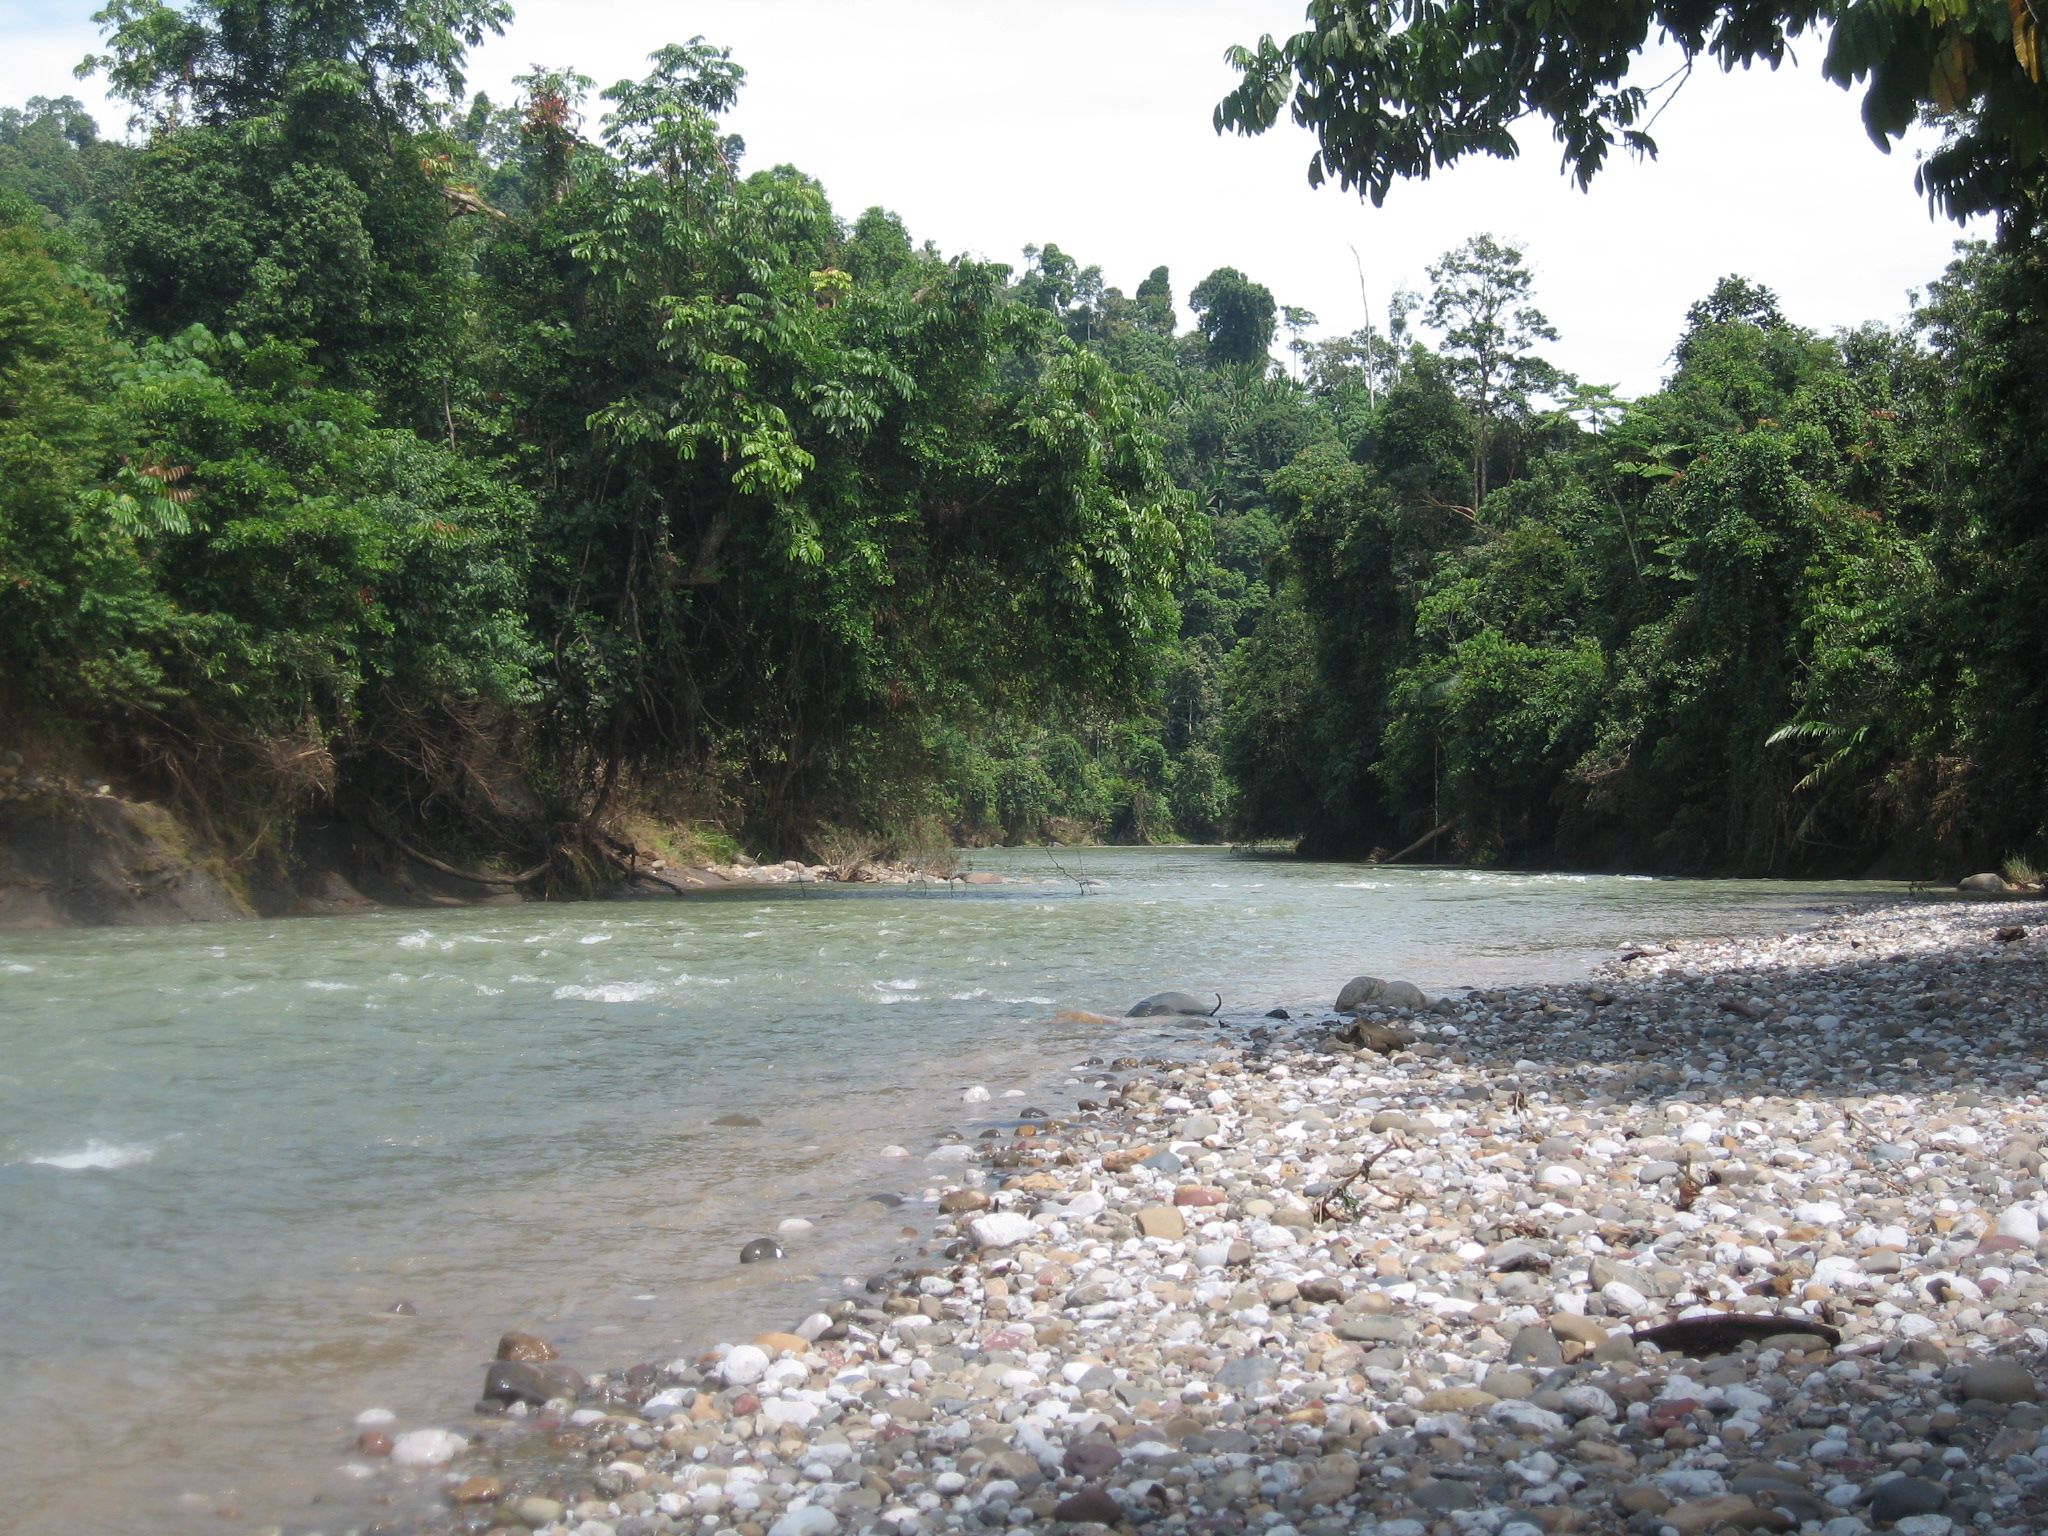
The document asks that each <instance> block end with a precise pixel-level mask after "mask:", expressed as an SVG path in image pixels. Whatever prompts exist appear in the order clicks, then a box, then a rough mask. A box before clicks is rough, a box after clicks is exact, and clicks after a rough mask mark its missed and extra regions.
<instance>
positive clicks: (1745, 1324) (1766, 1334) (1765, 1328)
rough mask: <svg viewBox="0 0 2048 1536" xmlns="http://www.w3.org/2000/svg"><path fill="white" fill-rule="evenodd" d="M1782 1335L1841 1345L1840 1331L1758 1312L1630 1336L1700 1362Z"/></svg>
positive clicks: (1679, 1321) (1686, 1321) (1678, 1322)
mask: <svg viewBox="0 0 2048 1536" xmlns="http://www.w3.org/2000/svg"><path fill="white" fill-rule="evenodd" d="M1781 1333H1806V1334H1811V1335H1813V1336H1814V1337H1815V1338H1817V1339H1826V1340H1827V1342H1828V1344H1829V1346H1830V1347H1832V1346H1834V1345H1836V1344H1839V1343H1841V1342H1842V1334H1841V1331H1840V1330H1839V1329H1836V1328H1830V1327H1829V1326H1828V1325H1827V1324H1826V1323H1816V1322H1815V1321H1814V1320H1813V1319H1812V1318H1810V1317H1783V1316H1776V1315H1769V1314H1764V1313H1757V1312H1707V1313H1702V1314H1701V1315H1700V1316H1698V1317H1680V1318H1675V1319H1673V1320H1672V1321H1671V1322H1668V1323H1659V1324H1657V1325H1656V1326H1655V1327H1654V1328H1638V1329H1636V1331H1635V1332H1634V1333H1633V1334H1631V1335H1630V1337H1631V1338H1633V1339H1634V1340H1635V1341H1636V1343H1638V1344H1654V1345H1656V1346H1657V1347H1658V1348H1659V1349H1661V1350H1665V1351H1668V1352H1670V1353H1674V1354H1680V1355H1691V1356H1692V1357H1693V1358H1694V1359H1696V1360H1697V1359H1705V1358H1706V1357H1707V1356H1709V1355H1725V1354H1727V1353H1729V1352H1730V1351H1731V1350H1735V1349H1740V1348H1741V1347H1742V1346H1743V1345H1744V1344H1746V1343H1748V1342H1749V1341H1750V1340H1752V1339H1754V1340H1755V1341H1756V1342H1757V1343H1759V1344H1761V1343H1762V1342H1763V1341H1764V1340H1765V1339H1768V1338H1773V1337H1775V1336H1777V1335H1778V1334H1781Z"/></svg>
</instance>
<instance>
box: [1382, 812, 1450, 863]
mask: <svg viewBox="0 0 2048 1536" xmlns="http://www.w3.org/2000/svg"><path fill="white" fill-rule="evenodd" d="M1457 824H1458V818H1457V817H1455V816H1453V817H1452V818H1451V819H1450V820H1449V821H1447V822H1445V823H1444V824H1443V825H1442V826H1440V827H1438V828H1437V829H1436V830H1435V831H1434V832H1425V833H1423V834H1422V836H1420V837H1418V838H1417V839H1415V841H1414V842H1412V843H1410V844H1409V845H1408V846H1407V847H1406V848H1403V849H1402V850H1401V851H1400V852H1399V853H1390V854H1388V855H1387V856H1386V857H1385V858H1384V859H1374V860H1373V861H1372V862H1373V863H1375V864H1398V863H1400V862H1401V861H1402V860H1403V859H1405V858H1407V857H1408V855H1409V854H1411V853H1413V852H1415V850H1416V849H1418V848H1426V847H1428V846H1429V844H1431V843H1433V842H1435V841H1436V840H1437V839H1438V838H1440V837H1442V836H1443V835H1444V834H1445V833H1446V832H1448V831H1450V830H1451V828H1453V827H1455V826H1456V825H1457Z"/></svg>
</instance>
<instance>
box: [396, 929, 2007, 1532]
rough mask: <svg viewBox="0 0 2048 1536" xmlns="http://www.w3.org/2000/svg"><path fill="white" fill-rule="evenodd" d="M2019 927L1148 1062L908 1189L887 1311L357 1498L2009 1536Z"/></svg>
mask: <svg viewBox="0 0 2048 1536" xmlns="http://www.w3.org/2000/svg"><path fill="white" fill-rule="evenodd" d="M2043 924H2048V904H2042V903H2020V902H2008V903H2002V904H2000V905H1998V906H1997V907H1995V908H1987V907H1979V906H1968V905H1959V904H1932V903H1930V904H1926V905H1913V906H1904V907H1893V908H1885V909H1879V910H1876V911H1870V912H1865V913H1860V914H1855V915H1850V916H1845V917H1842V918H1839V919H1835V920H1831V921H1829V922H1827V923H1825V924H1823V925H1822V926H1820V927H1818V928H1816V929H1814V930H1812V931H1808V932H1802V933H1797V934H1790V935H1781V936H1778V937H1775V938H1768V939H1763V940H1753V941H1743V942H1701V943H1687V944H1680V945H1674V946H1671V947H1668V948H1651V949H1641V950H1631V951H1624V952H1623V953H1622V954H1621V955H1620V956H1619V957H1618V958H1616V959H1615V960H1614V961H1612V962H1610V963H1609V964H1608V965H1606V966H1605V967H1603V968H1602V970H1601V971H1600V972H1599V973H1598V974H1597V975H1596V976H1595V977H1594V978H1593V979H1591V980H1590V981H1589V982H1585V983H1579V984H1573V985H1566V986H1554V987H1542V988H1529V989H1518V990H1508V991H1493V992H1485V993H1474V994H1469V995H1465V996H1462V997H1454V998H1451V999H1445V1000H1440V1001H1438V1002H1436V1003H1434V1004H1433V1005H1429V1006H1425V1007H1414V1006H1408V1007H1394V1006H1389V1005H1385V1004H1383V1003H1368V1004H1367V1005H1365V1009H1364V1015H1363V1018H1362V1020H1361V1021H1359V1024H1358V1025H1357V1026H1354V1024H1353V1021H1352V1020H1349V1019H1343V1020H1340V1019H1338V1018H1336V1017H1334V1016H1319V1017H1317V1018H1313V1019H1297V1020H1287V1021H1281V1020H1266V1019H1259V1018H1254V1017H1248V1016H1244V1015H1237V1016H1226V1017H1224V1018H1221V1019H1202V1020H1190V1021H1188V1024H1187V1028H1188V1030H1189V1031H1190V1032H1191V1039H1192V1040H1199V1041H1203V1042H1215V1043H1214V1045H1213V1047H1212V1048H1211V1049H1208V1050H1206V1051H1205V1052H1203V1053H1202V1054H1201V1055H1200V1058H1199V1059H1197V1060H1193V1061H1183V1062H1181V1063H1179V1064H1172V1063H1164V1062H1154V1063H1149V1064H1148V1063H1141V1062H1138V1061H1135V1060H1129V1059H1122V1060H1117V1061H1114V1062H1111V1063H1108V1064H1106V1065H1105V1064H1098V1063H1092V1062H1091V1063H1088V1064H1085V1065H1084V1066H1083V1067H1082V1068H1081V1069H1080V1070H1079V1071H1077V1074H1076V1076H1075V1078H1074V1080H1073V1081H1072V1082H1071V1084H1070V1085H1069V1088H1070V1092H1071V1094H1072V1096H1073V1099H1074V1101H1075V1103H1074V1105H1073V1107H1072V1109H1071V1110H1070V1109H1068V1108H1067V1107H1066V1106H1065V1105H1060V1106H1055V1107H1054V1110H1053V1113H1052V1115H1051V1116H1050V1117H1048V1118H1044V1119H1039V1118H1035V1117H1027V1118H1025V1119H1023V1120H1021V1121H1020V1122H1016V1123H1013V1124H1006V1125H1005V1126H1003V1127H1001V1128H1000V1129H999V1131H998V1134H996V1135H994V1136H992V1137H991V1138H989V1139H985V1140H983V1141H981V1142H978V1143H974V1144H960V1145H956V1146H951V1147H942V1148H939V1149H937V1150H936V1151H934V1152H933V1153H932V1154H931V1156H930V1157H929V1159H928V1160H927V1166H928V1167H929V1169H930V1170H931V1178H930V1182H929V1189H928V1191H927V1196H926V1198H927V1201H928V1207H927V1209H928V1210H929V1212H930V1213H931V1219H933V1220H934V1221H935V1222H936V1223H937V1229H936V1236H935V1237H934V1239H933V1245H934V1252H933V1254H932V1256H931V1258H930V1260H929V1262H928V1263H926V1264H925V1265H923V1266H921V1267H919V1268H917V1269H915V1270H912V1271H906V1272H903V1273H900V1274H896V1275H893V1276H890V1277H886V1278H885V1279H883V1280H878V1281H875V1282H870V1284H869V1286H868V1288H867V1291H866V1293H864V1294H861V1295H858V1296H853V1297H849V1299H846V1300H843V1301H841V1302H840V1303H838V1304H837V1305H836V1306H833V1307H830V1308H828V1309H827V1310H825V1311H822V1312H819V1313H817V1314H815V1315H813V1316H810V1317H808V1318H806V1319H804V1320H802V1321H801V1322H800V1323H799V1324H798V1325H796V1326H795V1327H794V1328H793V1329H792V1330H790V1331H788V1332H774V1333H767V1334H764V1335H762V1336H761V1337H759V1338H757V1339H755V1340H753V1341H751V1342H746V1343H739V1344H735V1345H731V1346H727V1347H722V1348H720V1349H717V1350H713V1351H710V1352H708V1353H706V1354H705V1355H703V1356H701V1357H698V1358H694V1359H684V1360H675V1361H670V1362H664V1363H657V1364H649V1365H642V1366H636V1367H634V1368H633V1369H631V1370H627V1371H623V1372H617V1373H614V1374H611V1375H606V1376H600V1377H583V1376H580V1375H579V1374H577V1373H575V1372H568V1371H564V1370H562V1369H561V1368H560V1367H559V1364H558V1363H552V1364H551V1363H548V1362H544V1361H541V1360H538V1359H533V1358H528V1359H519V1358H516V1357H518V1356H520V1355H527V1356H535V1355H538V1354H539V1353H540V1351H539V1350H538V1349H536V1348H535V1346H534V1344H533V1342H532V1341H513V1342H512V1343H510V1344H508V1346H507V1353H508V1355H511V1356H513V1357H515V1358H513V1359H511V1360H509V1361H508V1362H507V1366H509V1367H518V1369H508V1368H507V1367H500V1368H499V1369H498V1370H497V1371H496V1372H495V1374H494V1376H493V1378H492V1382H491V1390H492V1391H493V1393H495V1394H496V1397H497V1401H498V1402H501V1403H503V1402H510V1403H511V1404H512V1406H511V1407H510V1409H509V1411H504V1412H499V1413H495V1414H493V1415H491V1416H486V1417H482V1418H479V1419H478V1420H477V1421H475V1422H474V1423H471V1424H467V1425H462V1426H456V1427H455V1428H454V1429H453V1430H443V1429H424V1430H422V1429H414V1430H410V1431H406V1432H396V1431H398V1430H399V1426H397V1425H391V1426H388V1427H387V1426H382V1425H374V1424H373V1425H368V1426H366V1427H365V1428H364V1430H363V1438H362V1440H361V1443H360V1447H359V1449H360V1452H361V1453H362V1456H361V1460H360V1465H361V1466H362V1467H363V1468H364V1471H365V1474H366V1475H367V1476H371V1477H374V1478H379V1479H387V1480H389V1481H390V1482H391V1483H393V1484H394V1485H396V1484H403V1483H407V1482H411V1483H414V1484H415V1485H420V1484H424V1485H425V1486H426V1487H429V1488H431V1489H432V1490H433V1491H435V1492H436V1493H437V1494H438V1496H439V1497H440V1498H441V1499H442V1500H443V1501H445V1502H444V1503H443V1504H442V1513H440V1514H439V1515H437V1516H434V1517H433V1518H432V1519H431V1520H430V1521H429V1522H428V1523H429V1524H430V1525H432V1526H434V1527H437V1528H439V1529H443V1530H446V1529H449V1528H451V1527H453V1528H457V1529H461V1530H464V1531H469V1532H482V1531H488V1530H499V1531H506V1532H524V1531H540V1532H550V1533H569V1532H574V1533H576V1536H659V1533H668V1532H684V1531H689V1532H703V1533H706V1536H723V1533H730V1536H829V1533H838V1532H849V1533H850V1532H858V1531H887V1532H911V1531H926V1530H931V1531H946V1530H959V1531H975V1530H982V1529H1000V1528H1003V1527H1006V1526H1039V1525H1047V1524H1055V1523H1058V1522H1097V1523H1100V1524H1104V1525H1115V1526H1122V1525H1131V1526H1148V1527H1152V1528H1156V1529H1157V1530H1158V1531H1161V1532H1175V1533H1179V1532H1188V1533H1212V1532H1213V1533H1225V1532H1238V1531H1253V1532H1262V1533H1267V1536H1338V1533H1340V1532H1367V1533H1377V1536H1472V1533H1484V1536H1547V1533H1554V1532H1573V1531H1587V1532H1606V1531H1613V1532H1624V1531H1625V1532H1633V1533H1641V1536H1660V1533H1665V1532H1676V1533H1679V1536H1691V1533H1696V1532H1708V1531H1717V1530H1729V1531H1790V1530H1806V1531H1814V1532H1822V1533H1825V1536H1861V1533H1863V1532H1865V1531H1868V1530H1884V1529H1891V1530H1896V1531H1898V1532H1901V1533H1903V1536H1945V1533H1949V1532H1962V1531H1976V1532H1983V1533H1986V1536H2021V1533H2028V1532H2037V1531H2040V1530H2042V1529H2044V1528H2048V1408H2044V1407H2043V1404H2042V1398H2043V1396H2044V1394H2048V1375H2044V1365H2043V1357H2044V1351H2048V1272H2044V1269H2043V1257H2044V1253H2048V1245H2044V1244H2043V1241H2042V1231H2041V1227H2042V1222H2043V1218H2044V1215H2048V1184H2044V1177H2048V1151H2044V1147H2043V1138H2044V1134H2048V1114H2044V1105H2048V1060H2044V1058H2048V1030H2044V1027H2043V1025H2044V1020H2043V1008H2042V999H2043V997H2044V983H2048V949H2044V945H2048V936H2037V935H2036V933H2035V932H2034V931H2033V930H2035V929H2036V928H2037V927H2038V926H2039V925H2043ZM1367 990H1370V989H1367ZM1411 1001H1412V1000H1411ZM1219 1036H1220V1037H1221V1038H1220V1039H1218V1037H1219ZM1346 1036H1348V1037H1349V1038H1348V1040H1347V1038H1346ZM1695 1317H1698V1318H1705V1319H1706V1321H1703V1322H1680V1325H1679V1326H1677V1327H1671V1326H1668V1325H1670V1324H1672V1323H1673V1322H1674V1321H1675V1320H1683V1319H1687V1318H1695ZM572 1387H573V1388H575V1389H576V1391H575V1401H574V1402H571V1401H569V1400H568V1392H569V1389H570V1388H572ZM387 1457H388V1458H389V1459H388V1462H387V1461H385V1460H384V1459H383V1458H387ZM392 1491H393V1492H394V1494H395V1493H396V1492H397V1489H396V1487H394V1488H393V1490H392Z"/></svg>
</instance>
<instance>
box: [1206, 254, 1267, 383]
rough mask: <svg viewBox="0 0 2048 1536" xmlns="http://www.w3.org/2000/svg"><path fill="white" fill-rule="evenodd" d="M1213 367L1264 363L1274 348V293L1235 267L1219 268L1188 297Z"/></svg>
mask: <svg viewBox="0 0 2048 1536" xmlns="http://www.w3.org/2000/svg"><path fill="white" fill-rule="evenodd" d="M1188 303H1189V305H1190V306H1191V307H1192V308H1193V309H1194V311H1195V325H1196V327H1197V328H1198V329H1199V330H1200V331H1201V333H1202V336H1203V339H1204V340H1205V341H1207V342H1208V344H1209V359H1210V361H1211V362H1212V363H1263V362H1264V361H1265V358H1266V354H1267V351H1268V349H1269V348H1271V346H1272V345H1273V322H1274V319H1275V315H1276V310H1275V306H1274V303H1273V291H1272V290H1271V289H1270V288H1268V287H1266V285H1265V284H1264V283H1255V282H1253V281H1252V280H1251V279H1250V278H1248V277H1246V276H1245V275H1244V274H1243V273H1242V272H1240V271H1238V270H1237V268H1235V267H1218V268H1217V269H1216V270H1215V271H1214V272H1211V273H1210V274H1209V275H1208V276H1207V277H1205V278H1203V279H1202V280H1201V281H1200V282H1199V283H1197V284H1195V289H1194V292H1192V293H1190V294H1189V295H1188Z"/></svg>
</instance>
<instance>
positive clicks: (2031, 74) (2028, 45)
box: [2008, 0, 2041, 85]
mask: <svg viewBox="0 0 2048 1536" xmlns="http://www.w3.org/2000/svg"><path fill="white" fill-rule="evenodd" d="M2008 3H2009V4H2010V5H2011V7H2012V52H2013V57H2014V58H2016V59H2018V60H2019V63H2020V68H2021V69H2023V70H2025V71H2026V72H2027V78H2028V79H2029V80H2031V81H2033V82H2034V84H2036V85H2039V84H2041V28H2040V25H2039V24H2038V23H2037V22H2036V21H2035V19H2034V5H2033V0H2008Z"/></svg>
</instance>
